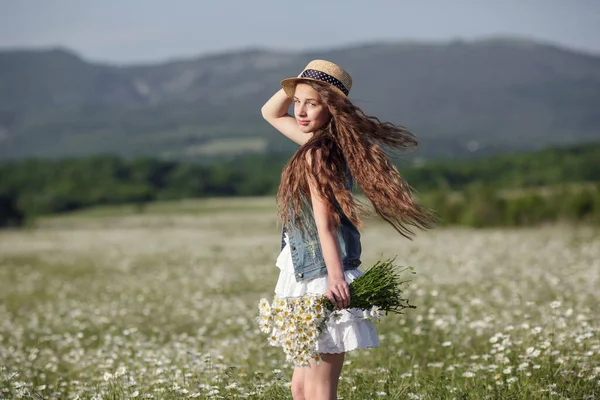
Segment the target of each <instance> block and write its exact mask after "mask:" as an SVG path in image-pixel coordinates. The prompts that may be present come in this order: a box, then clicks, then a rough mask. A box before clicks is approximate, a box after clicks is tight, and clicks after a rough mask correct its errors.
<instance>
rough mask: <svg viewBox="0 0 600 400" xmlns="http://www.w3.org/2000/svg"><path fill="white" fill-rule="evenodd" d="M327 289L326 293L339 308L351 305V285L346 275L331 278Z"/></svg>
mask: <svg viewBox="0 0 600 400" xmlns="http://www.w3.org/2000/svg"><path fill="white" fill-rule="evenodd" d="M328 281H329V284H328V285H327V291H326V292H325V295H326V296H327V298H328V299H329V301H331V303H332V304H333V305H334V306H336V307H337V308H338V309H344V308H348V307H349V306H350V286H349V285H348V282H346V280H345V279H344V277H343V276H342V277H340V278H329V279H328Z"/></svg>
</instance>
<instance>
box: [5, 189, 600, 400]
mask: <svg viewBox="0 0 600 400" xmlns="http://www.w3.org/2000/svg"><path fill="white" fill-rule="evenodd" d="M279 245H280V227H279V226H278V224H277V220H276V218H275V208H274V204H273V202H272V200H271V199H248V200H226V201H225V200H205V201H198V202H191V201H190V202H181V203H172V204H169V205H160V204H158V205H151V206H149V207H148V209H147V210H146V211H145V212H144V213H143V214H136V213H135V211H134V210H128V209H126V208H119V209H97V210H92V211H87V212H84V213H80V214H73V215H67V216H62V217H54V218H49V219H44V220H40V221H39V222H38V223H37V224H36V226H35V227H31V228H28V229H23V230H14V231H11V230H8V231H3V232H0V399H13V398H31V399H128V398H136V399H185V398H198V399H272V400H275V399H291V395H290V391H289V383H290V378H291V369H290V367H289V366H288V365H286V364H285V356H284V354H283V352H282V350H281V349H280V348H275V347H270V346H269V345H268V343H267V338H266V336H265V335H264V334H263V333H261V332H260V330H259V326H258V323H257V321H256V318H257V316H258V307H257V304H258V301H259V299H260V298H263V297H265V298H272V295H273V288H274V285H275V282H276V280H277V276H278V273H279V270H278V269H277V268H276V267H275V260H276V258H277V254H278V252H279ZM363 249H364V250H363V251H364V253H363V254H364V257H363V267H367V266H369V265H372V264H373V263H375V262H376V261H377V260H378V259H381V258H387V257H390V256H394V255H397V262H398V263H399V264H401V265H404V266H409V265H410V266H414V270H415V271H416V274H415V275H410V276H407V279H410V282H409V284H408V285H407V287H406V291H405V293H406V296H407V297H408V298H409V299H410V301H411V303H412V304H414V305H415V306H416V307H417V308H416V309H409V310H406V312H405V314H404V315H398V316H395V315H394V316H387V317H386V316H384V317H382V318H381V319H379V320H378V321H377V322H376V327H377V329H378V332H379V335H380V340H381V347H379V348H376V349H367V350H359V351H355V352H351V353H349V354H347V356H346V361H345V366H344V370H343V372H342V377H341V382H340V389H339V396H340V398H342V399H345V400H351V399H353V400H358V399H361V400H362V399H379V398H382V399H598V398H600V231H599V230H598V228H591V227H586V226H547V227H540V228H531V229H518V230H517V229H515V230H512V229H510V230H509V229H505V230H503V229H482V230H467V229H457V228H438V229H435V230H433V231H429V232H426V233H419V234H418V236H417V237H416V239H415V240H413V241H409V240H406V239H403V238H402V237H401V236H399V235H397V234H396V233H395V232H394V231H393V230H392V229H391V228H389V227H388V226H385V225H383V224H381V223H379V222H375V221H373V222H371V223H368V224H367V226H366V228H365V230H364V232H363Z"/></svg>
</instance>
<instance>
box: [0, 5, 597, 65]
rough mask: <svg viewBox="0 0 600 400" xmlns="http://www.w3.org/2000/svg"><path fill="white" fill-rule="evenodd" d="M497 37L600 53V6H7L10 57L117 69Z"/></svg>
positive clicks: (1, 15) (1, 45) (3, 37)
mask: <svg viewBox="0 0 600 400" xmlns="http://www.w3.org/2000/svg"><path fill="white" fill-rule="evenodd" d="M492 36H511V37H515V36H516V37H524V38H527V39H533V40H539V41H542V42H546V43H552V44H557V45H560V46H562V47H568V48H571V49H574V50H577V51H582V52H586V53H591V54H595V55H599V56H600V1H599V0H396V1H393V0H370V1H367V0H360V1H357V0H329V1H328V0H295V1H289V0H278V1H274V0H253V1H248V0H212V1H210V0H169V1H167V0H101V1H94V0H89V1H88V0H37V1H36V0H0V50H6V49H15V48H48V47H63V48H68V49H71V50H73V51H75V52H76V53H78V54H79V55H81V56H82V57H84V58H85V59H87V60H90V61H99V62H107V63H113V64H139V63H149V62H158V61H166V60H170V59H179V58H185V57H191V56H201V55H204V54H211V53H220V52H227V51H235V50H240V49H245V48H257V47H260V48H266V49H272V50H285V51H302V50H309V49H310V50H316V49H329V48H335V47H341V46H349V45H354V44H362V43H370V42H375V41H397V40H417V41H436V42H440V41H442V42H444V41H450V40H455V39H463V40H472V39H480V38H488V37H492Z"/></svg>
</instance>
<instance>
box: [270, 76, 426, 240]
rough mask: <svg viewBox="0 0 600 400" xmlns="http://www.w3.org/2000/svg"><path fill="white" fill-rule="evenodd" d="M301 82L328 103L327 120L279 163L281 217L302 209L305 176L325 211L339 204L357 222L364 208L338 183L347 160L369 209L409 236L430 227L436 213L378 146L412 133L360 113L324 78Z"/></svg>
mask: <svg viewBox="0 0 600 400" xmlns="http://www.w3.org/2000/svg"><path fill="white" fill-rule="evenodd" d="M304 83H307V84H309V85H311V86H312V87H313V88H314V89H315V90H317V91H318V93H319V95H320V97H321V101H322V102H323V103H325V104H326V105H327V106H329V110H330V112H331V120H330V121H329V123H328V124H326V125H325V126H324V127H323V128H321V129H320V130H319V131H317V132H315V133H314V135H313V137H312V138H311V139H310V140H309V141H308V142H307V143H305V144H304V145H303V146H301V147H300V148H299V149H298V151H297V152H296V154H294V156H293V157H292V159H291V160H290V161H289V162H288V164H287V165H286V166H285V168H284V169H283V172H282V174H281V184H280V186H279V190H278V193H277V202H278V205H279V214H280V216H281V217H282V219H283V221H284V223H287V221H290V220H291V218H292V215H294V216H296V217H298V216H300V215H302V214H303V212H304V210H303V203H304V202H305V201H306V199H308V198H309V196H310V194H309V193H310V191H309V187H308V179H311V180H313V182H315V185H314V186H315V187H316V189H317V191H318V193H319V195H320V196H322V197H323V199H324V200H325V202H326V203H327V206H328V208H329V209H330V211H334V210H335V209H336V204H339V206H340V208H341V210H342V211H343V213H344V214H345V215H346V216H347V217H348V218H349V219H350V221H352V223H354V224H355V225H356V226H358V227H360V226H362V222H361V219H360V216H359V215H360V214H361V213H365V212H366V210H367V208H366V207H365V206H364V205H362V204H360V203H359V202H357V201H356V199H355V198H354V196H352V193H351V191H350V190H348V189H346V187H345V185H344V183H345V172H346V164H347V165H348V168H349V169H350V172H351V174H352V176H353V177H354V180H355V182H356V183H357V184H358V185H359V186H360V187H361V188H362V190H363V192H364V194H365V196H366V197H367V198H368V199H369V201H370V202H371V204H372V206H373V210H374V211H375V213H377V215H379V216H380V217H381V218H382V219H384V220H385V221H387V222H388V223H389V224H390V225H392V226H393V227H394V229H396V230H397V231H398V232H399V233H400V234H401V235H403V236H405V237H407V238H411V237H412V236H413V235H414V231H413V229H412V228H418V229H422V230H425V229H429V228H432V227H433V226H434V225H435V224H436V222H437V221H438V218H437V216H436V215H435V213H434V212H433V211H431V210H429V209H427V208H425V207H423V206H421V205H420V204H418V203H417V202H416V201H415V199H414V196H413V193H412V188H411V187H410V186H409V184H408V183H407V182H406V181H405V180H404V178H403V177H402V175H401V174H400V172H399V171H398V169H397V168H396V166H395V165H394V164H393V163H392V162H390V160H389V158H388V157H387V155H386V154H385V152H384V150H383V147H385V148H389V149H397V150H404V149H408V148H411V147H414V146H416V145H417V144H418V142H417V140H416V138H415V136H414V135H413V134H412V133H411V132H409V131H408V130H407V129H405V128H403V127H401V126H396V125H393V124H391V123H389V122H381V121H380V120H379V119H377V118H376V117H371V116H368V115H366V114H365V113H364V112H363V111H362V110H361V109H360V108H358V107H356V106H355V105H354V104H352V102H350V100H348V99H347V98H346V97H344V96H341V95H339V94H338V93H336V92H335V91H333V90H332V89H330V88H329V87H328V86H327V85H326V84H321V83H318V82H313V81H305V82H304ZM332 215H333V216H334V218H335V223H336V224H339V223H340V221H339V215H338V214H337V213H335V212H332Z"/></svg>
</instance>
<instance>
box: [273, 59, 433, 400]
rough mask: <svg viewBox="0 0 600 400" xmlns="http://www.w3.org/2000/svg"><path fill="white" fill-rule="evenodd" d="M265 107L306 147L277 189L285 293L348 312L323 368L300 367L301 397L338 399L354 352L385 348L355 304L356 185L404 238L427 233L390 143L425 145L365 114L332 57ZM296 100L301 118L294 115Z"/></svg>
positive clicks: (327, 335) (335, 326)
mask: <svg viewBox="0 0 600 400" xmlns="http://www.w3.org/2000/svg"><path fill="white" fill-rule="evenodd" d="M281 84H282V87H283V88H282V89H281V90H279V91H278V92H277V93H275V94H274V95H273V97H271V99H269V100H268V101H267V103H266V104H265V105H264V106H263V107H262V115H263V117H264V118H265V120H266V121H267V122H269V123H270V124H271V125H273V127H275V128H276V129H277V130H279V131H280V132H281V133H283V134H284V135H285V136H287V137H288V138H290V139H291V140H293V141H294V142H296V143H298V144H299V145H300V148H299V149H298V151H297V152H296V153H295V154H294V156H293V157H292V159H291V160H290V161H289V163H288V164H287V165H286V166H285V168H284V170H283V172H282V175H281V184H280V186H279V191H278V194H277V202H278V206H279V214H280V216H281V218H282V221H283V234H282V249H281V253H280V254H279V257H278V258H277V266H278V267H279V268H280V269H281V272H280V276H279V280H278V282H277V285H276V288H275V293H276V294H277V295H278V296H281V297H295V296H301V295H304V294H306V293H315V294H323V293H326V294H327V297H328V298H329V299H330V301H331V302H332V303H333V304H334V305H336V306H337V307H338V308H339V309H341V310H343V311H341V317H340V318H335V319H332V320H331V321H330V322H328V324H327V329H326V330H324V331H323V332H322V334H321V335H320V336H319V341H318V344H317V350H318V351H319V354H320V356H321V359H322V362H321V363H320V364H316V363H313V364H311V367H310V368H298V367H297V368H295V369H294V373H293V376H292V395H293V398H294V399H295V400H299V399H307V400H321V399H323V400H330V399H336V398H337V397H336V396H337V395H336V393H337V386H338V380H339V376H340V373H341V370H342V365H343V361H344V354H345V352H347V351H350V350H353V349H357V348H368V347H375V346H378V345H379V339H378V336H377V333H376V331H375V327H374V325H373V322H371V321H369V320H366V319H364V318H361V317H362V315H363V314H362V312H358V310H356V309H352V308H349V307H351V304H350V294H349V286H348V285H349V283H351V282H352V281H353V280H354V279H356V278H358V277H359V276H360V275H362V272H361V271H360V270H359V269H358V266H359V264H360V255H361V244H360V233H359V231H358V228H359V227H361V225H362V224H361V219H360V217H359V213H361V212H364V211H365V210H364V209H363V208H362V206H361V205H360V204H359V203H358V202H357V201H356V200H355V198H354V197H353V195H352V185H353V182H354V181H356V182H357V183H358V185H360V187H361V188H362V190H363V192H364V193H365V195H366V197H367V198H368V199H369V201H370V202H371V204H372V207H373V209H374V211H375V212H376V213H377V214H378V215H379V216H380V217H381V218H383V219H384V220H385V221H387V222H388V223H390V224H391V225H392V226H393V227H394V228H395V229H396V230H397V231H398V232H399V233H400V234H402V235H403V236H405V237H411V236H412V235H413V231H412V229H411V228H419V229H427V228H430V227H432V225H433V224H434V222H435V218H434V216H433V214H432V213H431V212H430V211H429V210H427V209H426V208H423V207H422V206H420V205H419V204H417V203H416V202H415V201H414V199H413V196H412V193H411V190H410V186H409V185H408V184H407V183H406V181H404V179H403V178H402V176H401V175H400V173H399V172H398V170H397V169H396V167H395V166H394V165H393V164H392V163H391V162H390V161H389V160H388V158H387V157H386V155H385V153H384V150H383V148H382V147H383V146H385V147H389V148H395V149H404V148H408V147H411V146H415V145H416V144H417V141H416V139H415V137H414V135H412V134H411V133H410V132H409V131H408V130H406V129H405V128H403V127H398V126H395V125H392V124H391V123H387V122H380V121H379V120H378V119H377V118H375V117H370V116H367V115H365V114H364V113H363V112H362V111H361V110H360V109H359V108H358V107H356V106H355V105H353V104H352V102H351V101H350V100H349V99H348V93H349V91H350V88H351V86H352V79H351V77H350V75H348V73H347V72H345V71H344V70H343V69H342V68H340V67H339V66H337V65H336V64H333V63H331V62H328V61H323V60H314V61H312V62H310V63H309V64H308V65H307V66H306V68H305V69H304V71H302V73H301V74H300V75H299V76H298V77H297V78H289V79H284V80H283V81H282V82H281ZM292 101H293V102H294V116H291V115H288V113H287V112H288V109H289V107H290V104H291V102H292Z"/></svg>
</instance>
